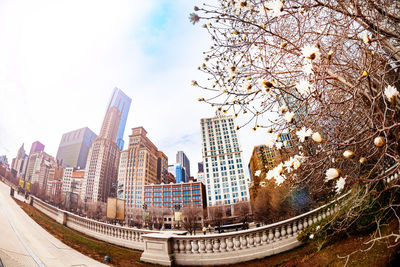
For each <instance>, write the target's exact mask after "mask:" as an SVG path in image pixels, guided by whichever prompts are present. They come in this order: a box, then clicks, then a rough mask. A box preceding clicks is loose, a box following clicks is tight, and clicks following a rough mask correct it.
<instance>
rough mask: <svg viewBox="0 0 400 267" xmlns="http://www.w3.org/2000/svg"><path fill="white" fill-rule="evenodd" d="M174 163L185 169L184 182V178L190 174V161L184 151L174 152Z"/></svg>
mask: <svg viewBox="0 0 400 267" xmlns="http://www.w3.org/2000/svg"><path fill="white" fill-rule="evenodd" d="M176 163H178V164H180V165H181V167H182V168H184V170H185V180H184V181H185V182H186V178H187V177H189V176H190V161H189V159H188V157H187V156H186V154H185V152H183V151H178V152H177V153H176Z"/></svg>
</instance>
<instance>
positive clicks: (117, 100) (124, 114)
mask: <svg viewBox="0 0 400 267" xmlns="http://www.w3.org/2000/svg"><path fill="white" fill-rule="evenodd" d="M131 101H132V99H131V98H129V97H128V96H127V95H126V94H125V93H124V92H122V91H121V90H120V89H118V88H117V87H115V88H114V91H113V93H112V95H111V99H110V102H109V104H108V107H107V112H108V111H109V110H110V109H111V108H112V107H116V108H117V109H118V110H119V112H120V113H121V119H120V121H119V123H118V125H117V135H116V137H115V143H116V144H117V146H118V148H119V150H122V149H124V140H123V138H124V132H125V125H126V120H127V118H128V112H129V108H130V106H131ZM107 112H106V113H107Z"/></svg>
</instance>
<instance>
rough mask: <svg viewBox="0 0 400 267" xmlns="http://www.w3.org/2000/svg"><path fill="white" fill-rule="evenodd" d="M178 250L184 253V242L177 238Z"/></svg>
mask: <svg viewBox="0 0 400 267" xmlns="http://www.w3.org/2000/svg"><path fill="white" fill-rule="evenodd" d="M179 252H180V253H185V243H184V241H183V240H182V239H180V240H179Z"/></svg>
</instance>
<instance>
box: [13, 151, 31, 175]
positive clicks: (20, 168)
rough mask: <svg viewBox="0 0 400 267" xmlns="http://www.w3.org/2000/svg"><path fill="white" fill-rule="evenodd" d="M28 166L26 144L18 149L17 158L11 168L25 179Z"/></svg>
mask: <svg viewBox="0 0 400 267" xmlns="http://www.w3.org/2000/svg"><path fill="white" fill-rule="evenodd" d="M27 164H28V155H26V154H25V149H24V144H22V146H21V147H20V149H18V153H17V156H16V157H15V158H14V159H13V164H12V165H11V168H12V169H14V170H15V171H17V176H19V177H21V178H23V177H24V175H25V170H26V165H27Z"/></svg>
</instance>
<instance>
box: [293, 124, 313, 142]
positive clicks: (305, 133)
mask: <svg viewBox="0 0 400 267" xmlns="http://www.w3.org/2000/svg"><path fill="white" fill-rule="evenodd" d="M296 135H297V137H298V138H299V140H300V141H301V142H304V140H305V139H306V137H309V136H311V135H312V130H311V129H306V127H304V126H303V128H301V130H300V131H297V132H296Z"/></svg>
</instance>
